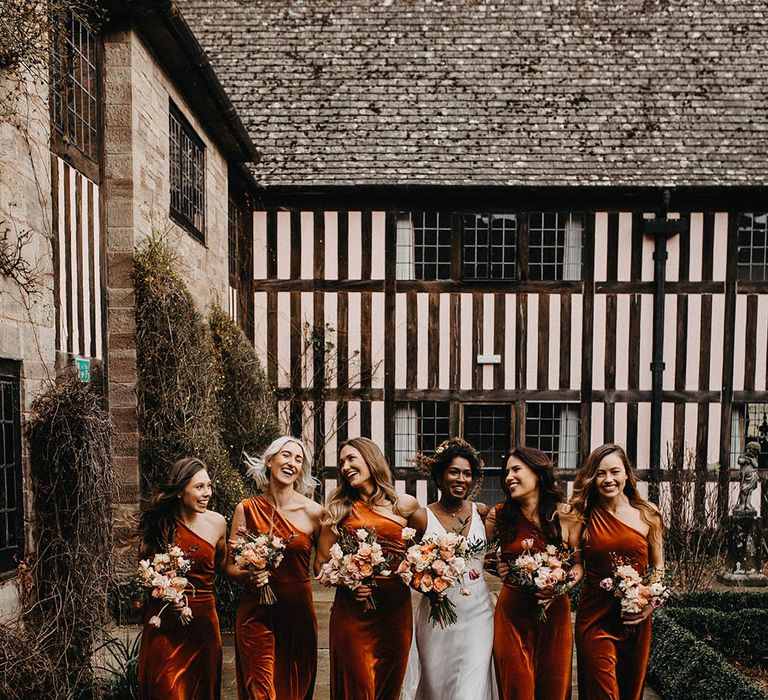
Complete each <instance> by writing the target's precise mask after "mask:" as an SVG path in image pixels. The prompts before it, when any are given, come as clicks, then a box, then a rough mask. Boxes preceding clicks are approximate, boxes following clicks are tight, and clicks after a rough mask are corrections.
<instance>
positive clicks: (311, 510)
mask: <svg viewBox="0 0 768 700" xmlns="http://www.w3.org/2000/svg"><path fill="white" fill-rule="evenodd" d="M302 499H303V500H302V505H303V506H304V508H305V509H306V511H307V514H308V515H309V517H310V518H312V519H313V520H317V519H319V518H320V517H322V515H323V513H324V512H325V508H323V506H321V505H320V504H319V503H318V502H317V501H313V500H312V499H311V498H307V497H306V496H302Z"/></svg>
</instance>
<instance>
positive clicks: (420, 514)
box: [408, 506, 427, 527]
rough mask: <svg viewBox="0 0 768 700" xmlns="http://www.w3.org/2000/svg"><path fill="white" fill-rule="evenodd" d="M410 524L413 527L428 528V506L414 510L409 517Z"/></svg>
mask: <svg viewBox="0 0 768 700" xmlns="http://www.w3.org/2000/svg"><path fill="white" fill-rule="evenodd" d="M408 522H409V523H410V524H411V525H412V526H416V527H418V526H422V527H426V526H427V508H426V506H419V507H418V508H417V509H416V510H414V511H413V512H412V513H411V514H410V516H409V517H408Z"/></svg>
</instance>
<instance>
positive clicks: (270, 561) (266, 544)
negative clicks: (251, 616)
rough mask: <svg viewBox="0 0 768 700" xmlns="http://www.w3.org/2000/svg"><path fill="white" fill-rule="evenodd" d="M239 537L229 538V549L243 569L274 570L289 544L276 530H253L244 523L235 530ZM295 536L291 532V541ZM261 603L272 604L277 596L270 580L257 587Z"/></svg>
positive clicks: (238, 566) (236, 563)
mask: <svg viewBox="0 0 768 700" xmlns="http://www.w3.org/2000/svg"><path fill="white" fill-rule="evenodd" d="M235 534H236V535H237V537H236V538H235V539H234V540H229V549H230V552H231V553H232V559H233V560H234V562H235V566H237V568H238V569H241V570H242V571H274V570H275V569H276V568H277V567H278V566H280V562H282V561H283V557H284V555H285V548H286V547H287V546H288V542H286V541H285V540H284V539H283V538H282V537H279V536H278V535H276V534H275V533H274V532H269V533H264V532H255V533H254V532H251V531H250V530H248V529H247V528H246V527H245V526H244V525H240V526H239V527H238V528H237V530H235ZM294 537H295V535H294V534H291V537H290V538H289V541H290V540H291V539H293V538H294ZM256 593H257V597H258V603H259V605H272V604H273V603H274V602H275V601H276V600H277V598H276V597H275V592H274V591H273V590H272V586H270V585H269V580H267V582H266V583H264V584H262V585H261V586H258V588H257V589H256Z"/></svg>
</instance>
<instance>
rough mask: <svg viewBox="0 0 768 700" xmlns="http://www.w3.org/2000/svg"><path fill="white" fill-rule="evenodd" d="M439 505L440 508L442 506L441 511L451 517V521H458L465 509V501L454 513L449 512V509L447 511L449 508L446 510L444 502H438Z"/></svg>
mask: <svg viewBox="0 0 768 700" xmlns="http://www.w3.org/2000/svg"><path fill="white" fill-rule="evenodd" d="M437 505H439V506H440V510H442V511H443V513H445V514H446V515H450V516H451V520H456V518H457V517H458V515H459V513H461V511H462V510H463V509H464V501H462V502H461V503H460V504H459V507H458V508H457V509H456V510H454V511H450V510H448V509H447V508H446V507H445V506H444V505H443V503H442V501H438V502H437Z"/></svg>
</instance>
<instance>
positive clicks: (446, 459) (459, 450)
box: [416, 437, 483, 490]
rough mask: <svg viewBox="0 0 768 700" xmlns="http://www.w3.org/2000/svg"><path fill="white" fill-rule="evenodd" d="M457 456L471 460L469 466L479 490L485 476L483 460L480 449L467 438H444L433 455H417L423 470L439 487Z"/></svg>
mask: <svg viewBox="0 0 768 700" xmlns="http://www.w3.org/2000/svg"><path fill="white" fill-rule="evenodd" d="M456 457H463V458H464V459H466V460H467V462H469V468H470V469H471V470H472V482H473V484H474V486H475V490H477V487H478V485H479V484H480V480H481V479H482V476H483V460H482V458H481V457H480V454H479V453H478V451H477V450H476V449H475V448H474V447H472V445H470V444H469V443H468V442H467V441H466V440H462V439H461V438H458V437H456V438H448V440H443V442H441V443H440V444H439V445H438V446H437V448H436V449H435V451H434V453H433V454H432V456H431V457H427V456H426V455H423V454H419V455H418V456H417V457H416V462H417V464H418V466H419V467H420V469H421V470H422V471H423V472H426V473H428V474H429V476H430V478H431V479H432V481H433V482H434V484H435V486H437V487H438V488H439V487H440V481H441V480H442V478H443V474H444V473H445V470H446V469H448V467H449V466H450V465H451V464H452V462H453V460H454V459H455V458H456Z"/></svg>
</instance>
